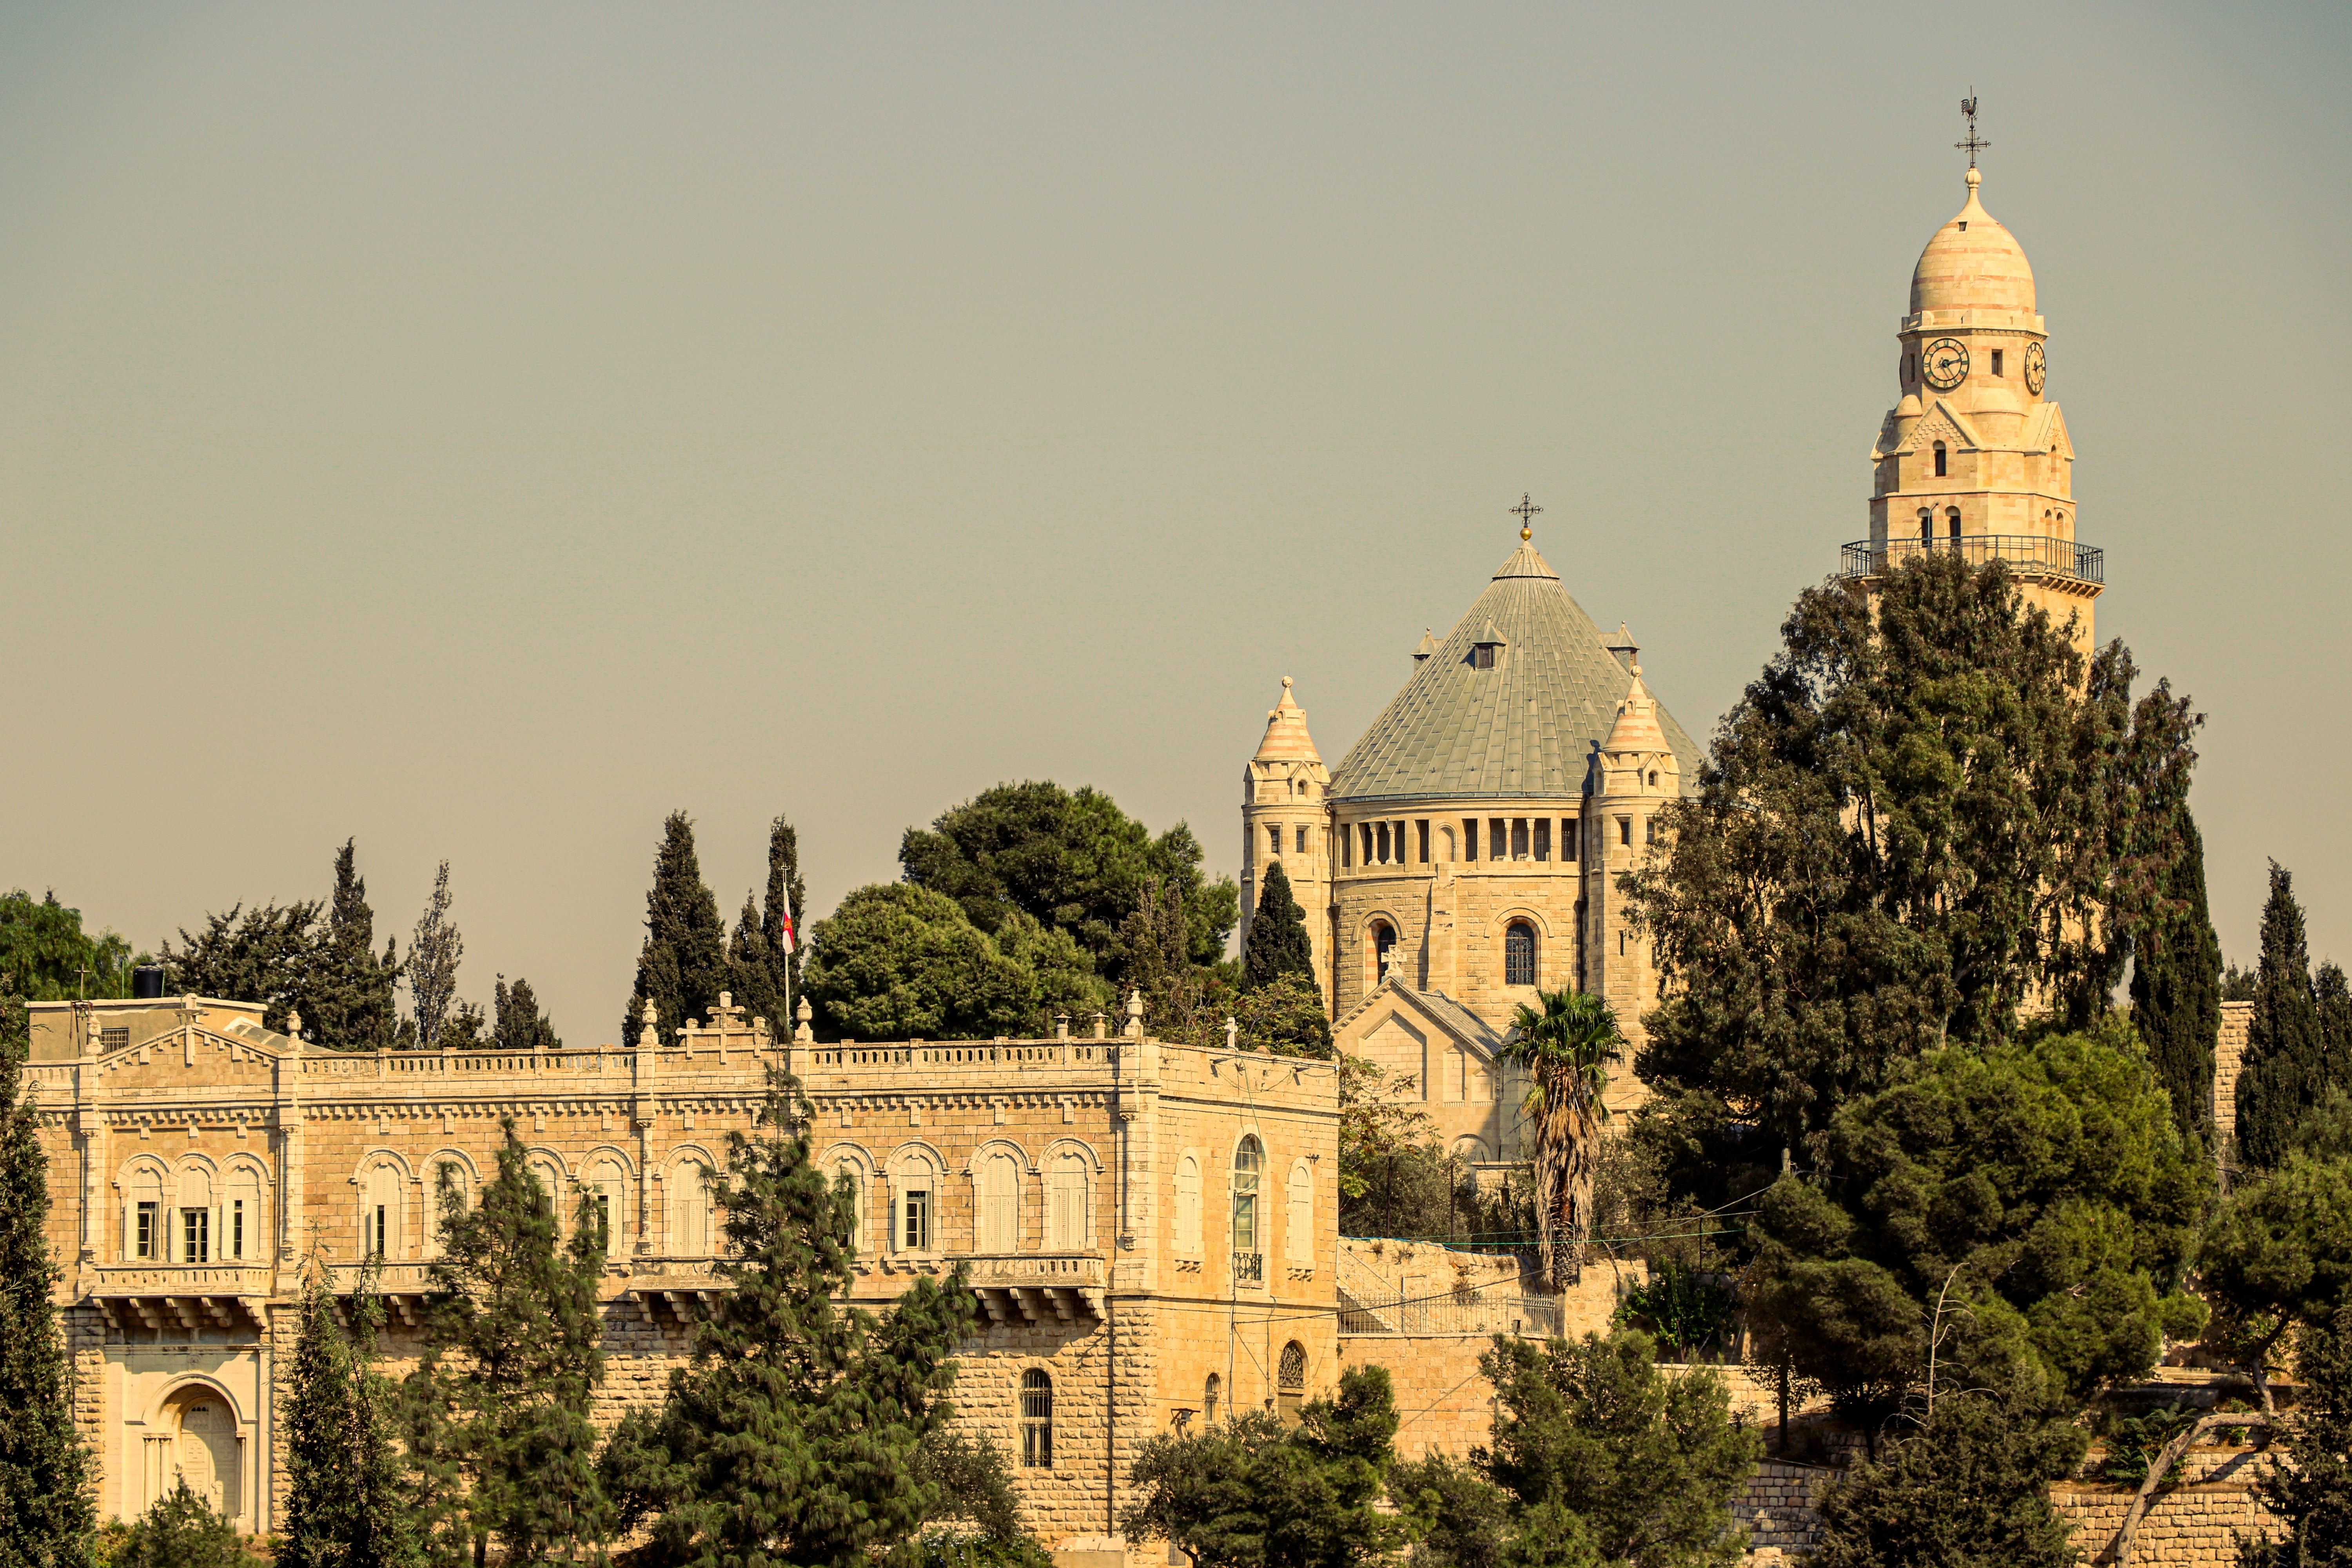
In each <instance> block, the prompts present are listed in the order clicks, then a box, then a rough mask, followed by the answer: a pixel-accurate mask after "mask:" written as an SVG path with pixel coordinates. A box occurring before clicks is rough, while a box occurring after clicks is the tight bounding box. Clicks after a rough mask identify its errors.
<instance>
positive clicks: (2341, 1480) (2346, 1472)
mask: <svg viewBox="0 0 2352 1568" xmlns="http://www.w3.org/2000/svg"><path fill="white" fill-rule="evenodd" d="M2298 1364H2299V1367H2300V1370H2301V1371H2302V1373H2303V1379H2304V1392H2303V1397H2302V1399H2301V1400H2300V1401H2299V1402H2298V1404H2297V1406H2296V1413H2295V1418H2294V1437H2293V1439H2292V1440H2291V1441H2290V1442H2289V1443H2288V1445H2287V1446H2286V1447H2285V1448H2284V1450H2283V1451H2282V1452H2281V1454H2280V1457H2279V1459H2278V1462H2277V1463H2276V1464H2275V1465H2274V1466H2273V1468H2272V1469H2271V1470H2270V1472H2269V1474H2268V1475H2266V1476H2265V1477H2264V1478H2263V1480H2262V1482H2261V1483H2260V1490H2261V1493H2262V1499H2263V1502H2264V1503H2265V1504H2267V1505H2268V1506H2269V1508H2270V1510H2271V1513H2272V1515H2273V1517H2274V1518H2277V1519H2279V1520H2283V1521H2285V1523H2286V1526H2287V1535H2286V1538H2285V1539H2284V1540H2283V1541H2263V1540H2259V1539H2257V1540H2253V1541H2247V1542H2243V1543H2242V1545H2241V1547H2240V1549H2239V1551H2240V1556H2239V1563H2240V1564H2241V1568H2352V1303H2347V1304H2346V1305H2345V1306H2343V1307H2341V1308H2339V1309H2337V1310H2336V1316H2335V1317H2334V1318H2333V1319H2331V1320H2330V1321H2327V1322H2326V1323H2323V1324H2320V1325H2318V1326H2317V1327H2315V1328H2314V1329H2313V1330H2311V1331H2309V1332H2307V1333H2306V1334H2305V1336H2304V1342H2303V1351H2302V1355H2301V1358H2300V1361H2299V1363H2298Z"/></svg>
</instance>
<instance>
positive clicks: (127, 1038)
mask: <svg viewBox="0 0 2352 1568" xmlns="http://www.w3.org/2000/svg"><path fill="white" fill-rule="evenodd" d="M130 1044H131V1030H130V1028H129V1027H128V1026H124V1027H122V1028H119V1029H100V1031H99V1032H98V1048H99V1049H100V1050H101V1051H119V1050H123V1049H125V1048H127V1047H129V1046H130Z"/></svg>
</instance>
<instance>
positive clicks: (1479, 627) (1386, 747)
mask: <svg viewBox="0 0 2352 1568" xmlns="http://www.w3.org/2000/svg"><path fill="white" fill-rule="evenodd" d="M1481 645H1484V647H1483V649H1482V646H1481ZM1488 660H1491V662H1487V661H1488ZM1624 696H1625V667H1624V666H1623V665H1622V664H1620V663H1618V662H1617V658H1616V656H1615V655H1614V654H1612V652H1610V650H1609V641H1608V638H1607V637H1605V636H1604V635H1603V634H1602V632H1601V629H1600V628H1599V627H1598V626H1594V625H1593V624H1592V619H1591V616H1587V615H1586V614H1585V613H1584V610H1583V607H1582V606H1581V605H1578V604H1577V602H1576V601H1575V600H1574V599H1572V598H1570V596H1569V593H1568V590H1567V589H1566V588H1563V587H1562V586H1560V582H1559V573H1557V572H1554V571H1553V570H1552V569H1551V567H1550V566H1549V565H1548V564H1547V563H1545V561H1544V558H1543V557H1542V556H1541V555H1539V554H1538V553H1537V552H1536V548H1535V546H1534V545H1533V544H1530V543H1525V542H1523V543H1521V544H1520V546H1519V547H1518V549H1517V550H1516V551H1514V552H1512V553H1511V558H1510V559H1509V560H1508V561H1506V562H1504V563H1503V565H1502V569H1501V570H1500V571H1498V572H1496V574H1495V577H1494V581H1493V582H1491V583H1489V584H1487V586H1486V592H1485V593H1483V594H1481V595H1478V602H1477V603H1476V604H1475V605H1471V606H1470V611H1469V613H1468V614H1467V615H1465V616H1463V617H1462V618H1461V620H1459V621H1457V622H1455V623H1454V630H1453V631H1452V633H1451V634H1449V635H1448V636H1447V637H1446V639H1445V641H1444V644H1442V645H1441V646H1440V647H1438V649H1437V651H1436V652H1435V653H1433V654H1432V655H1430V657H1428V658H1424V659H1423V660H1421V661H1420V662H1419V664H1418V665H1417V666H1416V667H1415V668H1414V669H1413V672H1412V679H1409V680H1407V681H1406V682H1405V685H1404V689H1403V690H1402V691H1400V692H1398V693H1397V694H1396V696H1395V698H1394V699H1393V700H1391V701H1390V703H1389V705H1388V707H1387V709H1386V710H1383V711H1382V712H1381V716H1380V717H1379V718H1378V719H1376V720H1374V721H1372V725H1371V728H1370V729H1369V730H1366V731H1364V734H1363V738H1362V739H1360V740H1359V741H1358V742H1356V743H1355V745H1353V746H1352V747H1350V748H1349V751H1348V754H1347V756H1346V757H1345V758H1344V759H1342V760H1341V762H1340V763H1339V768H1338V769H1337V770H1336V771H1335V772H1334V773H1333V775H1332V781H1331V791H1330V798H1331V799H1333V800H1334V801H1340V802H1345V801H1366V800H1380V799H1383V798H1393V799H1411V798H1419V799H1429V798H1433V797H1455V798H1461V799H1492V798H1499V797H1504V796H1510V795H1554V796H1558V795H1580V794H1581V793H1582V791H1583V788H1584V780H1585V774H1586V772H1587V769H1588V767H1589V761H1588V759H1589V758H1590V757H1591V752H1592V747H1593V744H1594V742H1599V741H1601V740H1603V739H1604V738H1606V737H1607V736H1608V734H1609V733H1610V731H1611V730H1612V729H1613V728H1614V727H1615V724H1616V721H1617V710H1618V704H1619V702H1620V700H1622V699H1623V698H1624ZM1655 723H1656V725H1657V728H1658V731H1659V732H1660V734H1661V735H1662V736H1663V738H1664V749H1668V750H1671V751H1673V752H1674V753H1675V757H1676V758H1677V759H1678V760H1679V762H1680V764H1681V770H1682V776H1683V778H1684V779H1685V780H1686V781H1687V780H1696V778H1697V777H1698V762H1699V750H1698V747H1697V746H1696V745H1695V744H1694V743H1693V742H1692V741H1691V738H1690V737H1689V736H1688V735H1687V734H1685V733H1684V731H1683V727H1682V726H1681V725H1680V724H1677V723H1676V722H1675V719H1674V716H1673V715H1672V714H1670V713H1668V712H1667V711H1666V710H1665V709H1664V707H1663V706H1659V707H1657V708H1656V709H1655Z"/></svg>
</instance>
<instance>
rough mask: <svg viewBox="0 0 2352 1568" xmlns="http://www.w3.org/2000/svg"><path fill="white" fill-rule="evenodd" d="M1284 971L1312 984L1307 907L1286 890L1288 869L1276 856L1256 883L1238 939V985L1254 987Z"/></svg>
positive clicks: (1288, 887)
mask: <svg viewBox="0 0 2352 1568" xmlns="http://www.w3.org/2000/svg"><path fill="white" fill-rule="evenodd" d="M1285 974H1299V975H1304V976H1305V977H1306V979H1307V984H1309V985H1312V984H1315V949H1314V946H1313V944H1312V943H1311V942H1309V941H1308V940H1307V911H1306V910H1303V909H1301V908H1299V906H1298V900H1297V898H1296V897H1295V896H1294V895H1293V894H1292V893H1291V891H1290V873H1289V872H1287V871H1285V870H1284V869H1283V868H1282V862H1281V861H1280V860H1279V859H1276V861H1275V862H1274V863H1273V864H1272V865H1270V866H1268V867H1267V868H1265V881H1264V882H1262V883H1261V884H1259V887H1258V895H1257V908H1256V909H1255V910H1254V911H1253V912H1252V913H1251V915H1250V923H1249V935H1248V937H1247V938H1246V939H1245V940H1244V942H1243V943H1242V989H1243V990H1244V991H1255V990H1256V989H1257V988H1258V987H1259V986H1261V985H1265V984H1270V983H1272V982H1273V981H1274V980H1276V978H1277V977H1279V976H1281V975H1285Z"/></svg>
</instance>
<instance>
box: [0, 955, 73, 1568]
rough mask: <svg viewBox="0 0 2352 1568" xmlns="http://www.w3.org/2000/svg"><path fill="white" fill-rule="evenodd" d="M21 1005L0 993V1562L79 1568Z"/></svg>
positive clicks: (69, 1395)
mask: <svg viewBox="0 0 2352 1568" xmlns="http://www.w3.org/2000/svg"><path fill="white" fill-rule="evenodd" d="M30 1044H31V1040H30V1037H29V1035H28V1033H27V1031H26V1015H25V1007H24V1004H23V1003H22V1002H21V1001H19V1000H17V999H16V998H15V997H13V996H12V997H7V998H5V999H0V1412H5V1415H0V1564H5V1565H6V1568H18V1565H20V1564H21V1565H23V1568H79V1565H80V1564H84V1563H88V1562H89V1537H90V1531H91V1530H92V1529H93V1528H95V1526H96V1523H97V1515H96V1512H95V1510H94V1509H93V1506H92V1502H91V1497H90V1482H91V1479H92V1478H91V1475H90V1468H89V1450H87V1449H86V1448H84V1447H82V1444H81V1438H80V1436H79V1435H78V1434H77V1433H76V1432H75V1431H74V1419H73V1384H74V1378H73V1368H72V1363H70V1362H69V1361H68V1359H67V1354H66V1345H65V1338H64V1335H63V1334H62V1332H61V1331H59V1327H58V1314H57V1309H56V1308H55V1307H53V1306H51V1305H50V1302H49V1292H50V1290H51V1289H54V1288H55V1286H56V1284H57V1280H58V1268H57V1265H56V1264H55V1263H54V1262H53V1261H52V1260H51V1259H50V1257H49V1241H48V1236H47V1225H48V1218H49V1187H48V1160H47V1157H45V1156H44V1155H43V1154H42V1152H41V1142H40V1134H39V1121H38V1112H37V1109H36V1108H35V1106H34V1104H33V1099H32V1096H31V1095H29V1094H27V1093H26V1091H25V1082H24V1068H25V1058H26V1051H27V1049H28V1048H29V1047H30Z"/></svg>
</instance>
